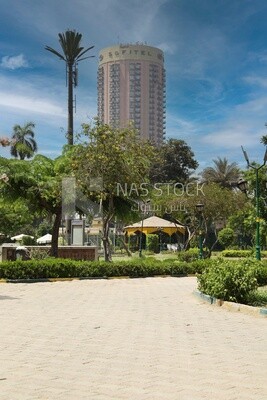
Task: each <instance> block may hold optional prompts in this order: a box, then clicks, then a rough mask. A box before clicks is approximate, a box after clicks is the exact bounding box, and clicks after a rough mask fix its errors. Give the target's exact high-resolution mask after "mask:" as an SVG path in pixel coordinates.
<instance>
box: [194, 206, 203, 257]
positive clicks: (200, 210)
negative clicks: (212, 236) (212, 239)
mask: <svg viewBox="0 0 267 400" xmlns="http://www.w3.org/2000/svg"><path fill="white" fill-rule="evenodd" d="M203 210H204V204H202V203H198V204H196V211H197V216H198V222H199V235H198V240H199V255H198V257H199V259H200V260H202V259H203V235H202V224H203Z"/></svg>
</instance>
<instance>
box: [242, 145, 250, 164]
mask: <svg viewBox="0 0 267 400" xmlns="http://www.w3.org/2000/svg"><path fill="white" fill-rule="evenodd" d="M241 149H242V151H243V154H244V158H245V160H246V162H247V165H248V167H249V165H250V163H249V158H248V155H247V152H246V150H244V148H243V146H241Z"/></svg>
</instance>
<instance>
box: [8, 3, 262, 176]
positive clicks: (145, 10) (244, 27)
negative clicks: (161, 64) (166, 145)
mask: <svg viewBox="0 0 267 400" xmlns="http://www.w3.org/2000/svg"><path fill="white" fill-rule="evenodd" d="M266 20H267V1H265V0H127V1H125V0H98V1H93V0H92V1H90V0H75V1H73V0H72V1H71V0H64V1H63V0H46V1H43V0H24V1H21V0H8V1H7V0H0V106H1V108H0V109H1V114H0V117H1V118H0V136H8V135H10V134H11V133H12V128H13V126H14V125H15V124H20V125H23V124H24V123H25V122H27V121H33V122H35V123H36V139H37V142H38V145H39V152H40V153H42V154H45V155H47V156H49V157H56V156H57V155H59V154H60V152H61V149H62V146H63V144H65V143H66V139H65V131H66V126H67V97H66V96H67V89H66V86H65V66H64V63H63V62H62V61H60V60H59V59H57V58H56V57H54V56H53V55H52V54H51V53H49V52H47V51H46V50H45V49H44V46H45V45H49V46H51V47H53V48H56V49H58V50H60V47H59V43H58V33H59V32H64V31H65V30H66V29H76V30H77V31H78V32H80V33H82V35H83V45H84V47H89V46H91V45H94V46H95V48H94V49H93V50H92V51H91V54H94V55H95V56H96V57H95V58H91V59H89V60H86V61H83V62H81V63H80V65H79V86H78V88H77V90H76V96H77V112H76V115H75V131H76V132H78V131H79V130H80V125H81V123H82V122H89V121H90V120H91V119H92V118H93V117H94V116H96V113H97V108H96V104H97V91H96V76H97V64H98V53H99V51H100V50H101V49H102V48H104V47H107V46H111V45H114V44H117V43H125V42H127V43H136V42H138V41H139V42H146V43H147V44H148V45H152V46H156V47H159V48H161V49H162V50H163V51H164V52H165V68H166V76H167V104H166V106H167V109H166V111H167V113H166V122H167V124H166V125H167V126H166V128H167V129H166V133H167V137H174V138H178V139H183V140H185V141H186V142H187V143H188V144H189V145H190V146H191V148H192V150H193V151H194V153H195V157H196V159H197V160H198V162H199V163H200V169H202V168H204V167H205V166H207V165H211V164H212V160H213V159H215V158H217V157H227V158H228V159H229V161H237V162H238V163H239V165H240V166H241V167H244V166H245V163H244V161H243V156H242V152H241V148H240V146H241V145H243V146H244V147H245V149H246V150H247V152H248V154H249V156H250V159H251V160H255V161H259V162H261V161H262V159H263V155H264V147H263V145H261V144H260V138H261V136H262V135H264V134H267V129H266V127H265V123H266V122H267V24H266ZM1 155H3V156H8V149H3V148H2V149H1Z"/></svg>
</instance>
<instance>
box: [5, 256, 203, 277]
mask: <svg viewBox="0 0 267 400" xmlns="http://www.w3.org/2000/svg"><path fill="white" fill-rule="evenodd" d="M204 267H205V264H204V262H203V261H202V260H199V261H196V262H194V263H186V262H181V261H179V260H173V259H169V260H168V259H167V260H163V261H160V260H155V259H154V258H152V257H151V258H146V259H134V260H132V259H129V261H128V260H122V261H116V262H111V263H108V262H105V261H75V260H68V259H59V258H58V259H56V258H46V259H44V260H28V261H21V260H17V261H8V262H2V263H0V279H43V278H76V277H88V278H95V277H111V276H130V277H146V276H155V275H173V276H175V275H187V274H195V273H201V272H202V270H203V269H204Z"/></svg>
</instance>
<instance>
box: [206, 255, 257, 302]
mask: <svg viewBox="0 0 267 400" xmlns="http://www.w3.org/2000/svg"><path fill="white" fill-rule="evenodd" d="M257 287H258V283H257V271H256V268H254V267H253V265H252V264H250V263H242V262H238V263H233V262H229V261H223V260H220V259H218V260H215V261H213V262H212V263H210V265H209V266H208V267H207V268H206V269H205V270H204V271H203V273H202V274H201V275H199V276H198V288H199V290H200V291H201V292H204V293H206V294H208V295H210V296H213V297H216V298H219V299H222V300H226V301H234V302H237V303H245V304H246V303H247V301H248V296H249V294H250V293H251V292H253V291H255V290H256V289H257Z"/></svg>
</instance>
